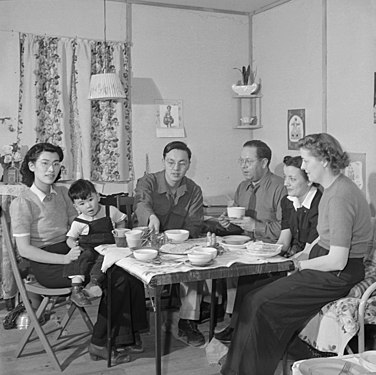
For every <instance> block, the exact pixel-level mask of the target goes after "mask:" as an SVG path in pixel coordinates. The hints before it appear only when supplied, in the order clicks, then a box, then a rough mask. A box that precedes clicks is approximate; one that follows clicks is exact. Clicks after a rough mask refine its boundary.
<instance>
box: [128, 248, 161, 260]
mask: <svg viewBox="0 0 376 375" xmlns="http://www.w3.org/2000/svg"><path fill="white" fill-rule="evenodd" d="M133 255H134V257H135V258H136V259H138V260H142V261H148V260H152V259H154V258H156V257H157V255H158V250H155V249H149V248H145V249H137V250H135V251H133Z"/></svg>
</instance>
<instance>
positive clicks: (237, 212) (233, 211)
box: [227, 207, 245, 219]
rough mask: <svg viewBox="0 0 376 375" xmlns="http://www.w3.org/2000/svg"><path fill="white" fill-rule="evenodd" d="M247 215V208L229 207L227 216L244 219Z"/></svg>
mask: <svg viewBox="0 0 376 375" xmlns="http://www.w3.org/2000/svg"><path fill="white" fill-rule="evenodd" d="M244 215H245V207H227V216H228V217H230V218H234V219H242V218H243V217H244Z"/></svg>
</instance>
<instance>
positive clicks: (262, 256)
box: [245, 250, 281, 258]
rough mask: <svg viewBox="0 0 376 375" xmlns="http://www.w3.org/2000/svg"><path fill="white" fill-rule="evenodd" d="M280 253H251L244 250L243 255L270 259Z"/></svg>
mask: <svg viewBox="0 0 376 375" xmlns="http://www.w3.org/2000/svg"><path fill="white" fill-rule="evenodd" d="M280 252H281V251H280V250H278V251H273V252H272V251H252V250H246V251H245V254H247V255H251V256H254V257H259V258H271V257H275V256H276V255H278V254H279V253H280Z"/></svg>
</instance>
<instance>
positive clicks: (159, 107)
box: [155, 99, 185, 138]
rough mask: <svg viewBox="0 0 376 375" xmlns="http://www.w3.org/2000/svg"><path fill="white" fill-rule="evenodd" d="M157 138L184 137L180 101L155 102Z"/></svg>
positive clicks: (181, 103)
mask: <svg viewBox="0 0 376 375" xmlns="http://www.w3.org/2000/svg"><path fill="white" fill-rule="evenodd" d="M155 105H156V126H157V137H159V138H163V137H174V138H179V137H185V130H184V126H183V101H182V100H159V99H158V100H155Z"/></svg>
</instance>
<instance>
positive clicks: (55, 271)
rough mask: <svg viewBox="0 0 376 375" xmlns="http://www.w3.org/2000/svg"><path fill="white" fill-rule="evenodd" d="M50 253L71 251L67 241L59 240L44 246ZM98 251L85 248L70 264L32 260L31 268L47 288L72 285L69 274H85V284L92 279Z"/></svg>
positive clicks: (39, 281)
mask: <svg viewBox="0 0 376 375" xmlns="http://www.w3.org/2000/svg"><path fill="white" fill-rule="evenodd" d="M42 249H43V250H45V251H48V252H49V253H54V254H67V253H69V251H70V248H69V246H68V245H67V244H66V242H65V241H64V242H58V243H56V244H53V245H48V246H45V247H43V248H42ZM97 258H98V253H97V252H96V251H95V250H93V249H84V251H82V253H81V254H80V256H79V258H78V259H77V260H75V261H74V262H71V263H69V264H49V263H39V262H34V261H30V267H31V270H32V272H33V274H34V276H35V278H36V280H37V281H38V283H40V284H41V285H43V286H45V287H47V288H65V287H70V286H71V285H72V280H71V279H70V278H69V277H68V276H74V275H83V276H85V281H84V284H87V283H88V282H89V279H90V271H91V269H92V268H93V266H94V264H95V261H96V259H97Z"/></svg>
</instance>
